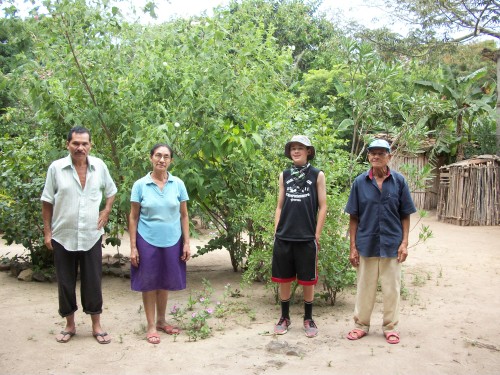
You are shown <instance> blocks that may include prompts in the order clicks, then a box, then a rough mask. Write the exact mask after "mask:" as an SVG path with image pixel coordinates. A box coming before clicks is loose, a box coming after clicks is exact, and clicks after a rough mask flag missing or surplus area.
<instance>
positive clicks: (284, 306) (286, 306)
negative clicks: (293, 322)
mask: <svg viewBox="0 0 500 375" xmlns="http://www.w3.org/2000/svg"><path fill="white" fill-rule="evenodd" d="M281 316H282V317H283V318H287V319H290V298H288V299H287V300H285V301H284V300H281Z"/></svg>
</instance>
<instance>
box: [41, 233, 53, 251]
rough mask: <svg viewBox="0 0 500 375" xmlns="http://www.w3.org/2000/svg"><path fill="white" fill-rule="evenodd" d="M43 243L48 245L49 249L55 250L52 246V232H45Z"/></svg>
mask: <svg viewBox="0 0 500 375" xmlns="http://www.w3.org/2000/svg"><path fill="white" fill-rule="evenodd" d="M43 243H44V244H45V246H47V249H49V250H54V248H53V247H52V233H48V234H44V236H43Z"/></svg>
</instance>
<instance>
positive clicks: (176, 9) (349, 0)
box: [134, 0, 407, 33]
mask: <svg viewBox="0 0 500 375" xmlns="http://www.w3.org/2000/svg"><path fill="white" fill-rule="evenodd" d="M142 1H144V0H140V1H137V0H136V1H134V3H135V4H136V6H138V4H140V3H141V2H142ZM229 2H230V0H157V1H156V4H157V6H158V8H157V10H156V12H157V16H158V19H159V20H168V19H169V18H172V17H178V16H183V17H186V16H192V15H196V14H201V13H202V12H203V11H207V14H211V10H212V9H213V8H214V7H216V6H220V5H227V4H229ZM376 3H379V6H377V5H373V4H376ZM380 3H382V1H377V0H371V1H370V0H323V5H322V6H321V10H324V11H327V12H332V14H336V13H338V10H341V11H342V13H343V15H344V17H345V19H346V20H349V19H352V20H354V21H356V22H358V23H359V24H362V25H364V26H368V27H370V28H377V27H383V26H387V27H389V28H390V29H392V30H393V31H396V32H399V33H401V31H402V30H405V29H407V28H406V27H405V25H404V24H401V23H399V24H396V25H392V24H391V21H390V17H389V14H388V12H387V11H384V8H383V6H381V5H380ZM141 18H142V17H141Z"/></svg>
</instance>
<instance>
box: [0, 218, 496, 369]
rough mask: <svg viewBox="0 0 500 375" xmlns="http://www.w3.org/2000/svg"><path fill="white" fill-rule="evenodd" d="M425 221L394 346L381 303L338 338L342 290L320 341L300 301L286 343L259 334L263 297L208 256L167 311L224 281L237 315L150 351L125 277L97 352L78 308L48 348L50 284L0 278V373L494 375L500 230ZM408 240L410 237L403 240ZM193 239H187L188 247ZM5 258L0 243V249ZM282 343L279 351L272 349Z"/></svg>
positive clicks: (111, 280)
mask: <svg viewBox="0 0 500 375" xmlns="http://www.w3.org/2000/svg"><path fill="white" fill-rule="evenodd" d="M413 222H415V219H414V220H413ZM424 223H425V224H428V225H430V227H431V229H432V231H433V233H434V238H432V239H430V240H429V241H428V242H427V243H426V244H423V245H419V246H417V247H416V248H413V249H411V251H410V256H409V258H408V260H407V262H406V263H405V265H404V280H405V299H404V300H403V301H402V311H401V323H400V327H399V328H400V331H401V343H400V344H399V345H390V344H387V343H386V342H385V340H384V338H383V336H382V333H381V327H380V324H381V308H382V306H381V304H380V303H377V305H376V307H375V311H374V313H373V315H372V330H371V331H370V334H369V335H368V336H367V337H365V338H363V339H362V340H360V341H348V340H346V339H345V334H346V333H347V332H348V330H349V329H350V328H351V327H352V311H353V307H354V306H353V305H354V290H352V289H351V290H347V291H345V292H344V293H343V294H342V295H340V296H339V297H338V301H337V304H336V306H333V307H331V306H326V305H321V304H320V303H317V304H316V305H315V308H314V316H315V320H316V322H317V324H318V327H319V329H320V334H319V335H318V337H316V338H314V339H308V338H306V337H305V336H304V334H303V331H302V329H301V316H302V305H301V304H298V305H293V306H292V308H291V317H292V322H293V324H292V327H291V330H290V331H289V332H288V333H287V334H286V335H284V336H280V337H273V336H269V335H265V334H264V333H265V332H267V331H269V330H271V329H272V327H273V324H274V323H275V321H276V319H277V318H278V316H279V308H278V306H277V305H276V304H274V302H273V298H272V295H271V294H270V293H269V292H266V291H265V289H264V287H263V285H262V284H260V283H255V284H254V285H252V287H250V288H245V289H241V288H240V286H239V281H240V276H241V275H240V274H239V273H234V272H233V271H232V268H231V265H230V261H229V255H228V253H227V252H226V251H217V252H213V253H210V254H207V255H204V256H202V257H199V258H196V259H193V260H191V261H190V262H189V266H188V289H187V290H185V291H182V292H175V293H171V295H170V300H169V309H170V307H172V306H173V304H178V305H185V304H186V302H187V299H188V298H189V292H190V290H200V289H201V287H202V285H201V281H202V279H203V278H206V279H207V280H208V281H209V282H210V283H211V285H212V286H213V287H214V289H215V291H214V295H213V298H212V299H213V300H214V301H215V300H216V299H217V298H222V295H223V292H224V286H225V285H226V284H228V283H230V284H231V289H232V290H234V291H235V290H236V289H240V290H241V293H242V295H243V296H242V297H241V298H238V299H235V298H229V299H228V303H230V304H232V306H233V307H234V306H238V305H239V306H240V307H242V308H241V309H240V310H241V312H240V313H238V312H235V311H236V310H237V309H236V308H234V309H233V313H232V314H230V315H229V316H228V317H227V318H226V319H224V320H217V319H212V320H211V324H212V326H213V327H214V331H213V336H212V337H210V338H208V339H205V340H201V341H196V342H189V341H188V337H187V335H186V334H185V333H181V335H179V337H177V338H176V340H174V338H173V337H172V336H167V335H166V334H162V336H161V338H162V342H161V343H160V344H159V345H152V344H149V343H147V342H146V341H145V340H144V333H143V332H144V323H145V318H144V313H143V310H142V308H141V304H142V303H141V297H140V294H138V293H135V292H132V291H130V285H129V283H130V281H129V280H128V279H123V278H116V277H109V276H106V277H105V278H104V280H103V292H104V303H105V310H104V313H103V316H102V323H103V327H104V328H105V329H106V330H108V331H109V332H110V334H111V335H112V336H113V342H112V343H111V344H109V345H99V344H97V343H96V341H95V340H94V338H93V337H92V336H91V326H90V318H89V317H88V316H86V315H84V314H83V313H81V312H80V311H78V312H77V324H78V327H77V335H76V336H75V337H73V339H72V340H71V341H70V342H69V343H67V344H60V343H57V342H56V341H55V340H54V335H55V334H56V333H57V332H58V331H59V330H60V329H61V328H62V327H63V326H64V320H63V319H61V318H60V317H59V315H58V314H57V288H56V284H50V283H35V282H33V283H26V282H21V281H17V280H16V279H15V278H13V277H11V276H9V274H8V273H5V272H2V273H0V285H1V288H0V300H1V301H2V302H1V306H2V308H1V309H0V319H1V321H2V322H3V329H2V334H1V335H0V373H1V374H204V375H205V374H207V373H210V374H287V375H289V374H308V373H312V374H357V375H359V374H499V373H500V351H499V349H500V339H499V333H500V322H499V316H500V298H499V297H498V293H499V291H500V245H499V244H500V227H459V226H454V225H451V224H443V223H440V222H438V221H437V220H436V218H435V216H433V215H432V214H431V216H430V217H429V218H427V219H425V220H424ZM416 236H417V231H416V230H414V231H412V233H411V238H412V243H414V242H415V237H416ZM202 240H203V239H198V240H193V245H194V246H193V250H194V249H195V246H196V245H197V244H199V243H201V242H202ZM15 250H16V249H15V248H13V247H10V248H9V247H7V246H2V247H1V249H0V253H6V252H8V251H10V252H11V253H12V252H13V251H15ZM108 251H109V250H108ZM111 251H113V249H111ZM128 251H129V249H128V248H127V247H126V245H125V246H122V247H121V252H122V253H124V254H127V255H128ZM299 297H300V295H299ZM246 310H248V311H249V312H247V311H246ZM252 318H254V320H252ZM285 343H286V344H287V345H288V349H287V350H281V351H280V350H277V349H275V350H270V348H271V346H272V345H275V346H276V345H278V346H279V345H281V346H284V345H286V344H285Z"/></svg>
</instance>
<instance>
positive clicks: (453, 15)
mask: <svg viewBox="0 0 500 375" xmlns="http://www.w3.org/2000/svg"><path fill="white" fill-rule="evenodd" d="M385 3H386V4H387V6H389V7H392V8H394V10H395V12H396V13H397V14H398V15H399V16H400V17H404V16H406V17H408V19H409V21H410V22H413V23H414V24H418V25H420V26H421V27H422V28H423V29H424V30H436V31H440V30H441V31H443V32H444V34H443V36H442V41H443V43H445V44H448V43H461V42H465V41H470V40H472V39H474V38H477V37H487V38H492V39H493V40H495V41H497V43H498V41H499V40H500V31H499V25H500V6H499V4H498V1H497V0H446V1H428V0H402V1H398V2H397V3H394V2H392V1H385ZM449 32H453V33H454V34H453V35H450V34H449ZM460 32H462V33H463V34H460V35H459V34H457V33H460ZM482 55H483V56H484V57H486V58H488V59H491V60H493V61H495V62H496V65H497V85H496V86H497V88H498V87H500V50H499V49H498V47H497V48H495V49H493V50H492V49H490V48H485V49H483V51H482ZM496 108H497V109H496V145H497V150H496V151H497V155H499V156H500V95H498V92H497V105H496Z"/></svg>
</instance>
